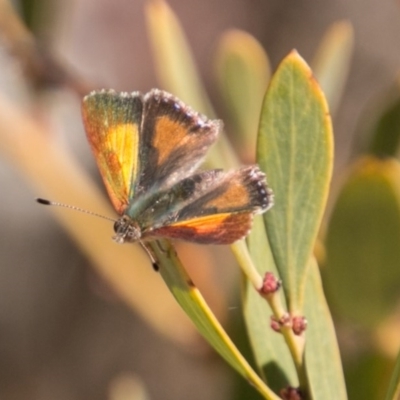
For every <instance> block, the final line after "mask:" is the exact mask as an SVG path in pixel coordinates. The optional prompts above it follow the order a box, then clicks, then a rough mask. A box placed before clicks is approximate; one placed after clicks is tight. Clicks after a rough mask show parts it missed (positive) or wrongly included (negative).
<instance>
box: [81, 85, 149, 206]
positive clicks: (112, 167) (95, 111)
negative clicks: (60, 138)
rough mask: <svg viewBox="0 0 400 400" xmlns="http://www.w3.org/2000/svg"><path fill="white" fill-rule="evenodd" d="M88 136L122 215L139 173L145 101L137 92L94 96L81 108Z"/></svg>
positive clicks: (114, 202) (103, 175) (106, 183)
mask: <svg viewBox="0 0 400 400" xmlns="http://www.w3.org/2000/svg"><path fill="white" fill-rule="evenodd" d="M82 113H83V121H84V125H85V130H86V134H87V137H88V140H89V143H90V145H91V147H92V150H93V152H94V154H95V158H96V161H97V165H98V168H99V170H100V174H101V176H102V178H103V181H104V184H105V186H106V189H107V192H108V194H109V196H110V199H111V201H112V203H113V205H114V207H115V209H116V210H117V212H118V213H119V214H122V213H123V212H124V210H125V209H126V207H127V205H128V203H129V200H130V198H131V197H132V196H134V194H135V193H134V188H135V185H134V182H136V180H137V177H138V174H139V172H140V160H139V146H140V141H141V138H140V132H141V122H142V116H143V98H142V96H141V95H140V94H139V93H137V92H134V93H132V94H128V93H116V92H114V91H112V90H109V91H100V92H92V93H91V94H89V95H88V96H86V97H85V98H84V100H83V105H82Z"/></svg>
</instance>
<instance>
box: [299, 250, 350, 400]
mask: <svg viewBox="0 0 400 400" xmlns="http://www.w3.org/2000/svg"><path fill="white" fill-rule="evenodd" d="M304 315H305V316H306V318H307V321H308V327H307V330H306V339H307V344H306V352H305V364H306V370H307V376H308V386H309V390H310V391H311V397H312V399H315V400H318V399H324V400H337V399H340V400H345V399H346V398H347V395H346V385H345V382H344V377H343V369H342V363H341V360H340V353H339V348H338V344H337V340H336V334H335V328H334V326H333V322H332V317H331V314H330V311H329V308H328V305H327V303H326V300H325V295H324V292H323V289H322V283H321V277H320V273H319V269H318V265H317V263H316V261H315V259H314V258H313V259H312V261H311V264H310V267H309V268H308V273H307V280H306V292H305V301H304Z"/></svg>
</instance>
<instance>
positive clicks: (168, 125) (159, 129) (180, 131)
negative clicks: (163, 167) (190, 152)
mask: <svg viewBox="0 0 400 400" xmlns="http://www.w3.org/2000/svg"><path fill="white" fill-rule="evenodd" d="M187 135H188V133H187V127H186V126H185V125H183V124H182V123H181V122H180V121H176V120H173V119H171V118H170V117H169V116H168V115H163V116H161V117H157V120H156V123H155V127H154V136H153V146H154V147H155V148H156V149H157V151H158V162H159V164H163V163H164V162H165V161H167V160H168V158H169V156H170V155H171V153H172V152H173V151H174V150H175V149H176V148H177V147H178V146H182V145H184V143H185V138H186V137H187Z"/></svg>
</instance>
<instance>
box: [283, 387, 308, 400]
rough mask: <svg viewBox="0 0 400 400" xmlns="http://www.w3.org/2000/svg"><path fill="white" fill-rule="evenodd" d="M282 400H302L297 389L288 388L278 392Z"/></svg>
mask: <svg viewBox="0 0 400 400" xmlns="http://www.w3.org/2000/svg"><path fill="white" fill-rule="evenodd" d="M280 396H281V397H282V399H283V400H302V399H303V396H302V393H301V391H300V389H299V388H294V387H292V386H288V387H286V388H285V389H282V390H281V391H280Z"/></svg>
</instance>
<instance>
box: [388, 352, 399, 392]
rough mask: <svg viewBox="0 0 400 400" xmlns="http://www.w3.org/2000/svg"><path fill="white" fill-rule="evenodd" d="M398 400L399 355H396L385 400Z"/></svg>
mask: <svg viewBox="0 0 400 400" xmlns="http://www.w3.org/2000/svg"><path fill="white" fill-rule="evenodd" d="M398 399H400V353H399V354H398V355H397V360H396V365H395V367H394V370H393V373H392V376H391V378H390V384H389V388H388V392H387V394H386V397H385V400H398Z"/></svg>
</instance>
